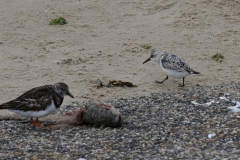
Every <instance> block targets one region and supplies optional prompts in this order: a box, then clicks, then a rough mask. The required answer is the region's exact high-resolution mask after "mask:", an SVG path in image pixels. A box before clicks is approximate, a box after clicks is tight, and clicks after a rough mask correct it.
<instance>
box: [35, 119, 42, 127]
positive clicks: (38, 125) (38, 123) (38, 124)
mask: <svg viewBox="0 0 240 160" xmlns="http://www.w3.org/2000/svg"><path fill="white" fill-rule="evenodd" d="M35 121H36V122H37V125H36V127H40V126H42V125H41V123H40V122H39V121H38V118H36V120H35Z"/></svg>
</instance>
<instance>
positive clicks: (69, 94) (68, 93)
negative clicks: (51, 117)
mask: <svg viewBox="0 0 240 160" xmlns="http://www.w3.org/2000/svg"><path fill="white" fill-rule="evenodd" d="M66 95H68V96H70V97H72V98H74V97H73V95H72V94H71V93H70V92H69V91H68V92H67V93H66Z"/></svg>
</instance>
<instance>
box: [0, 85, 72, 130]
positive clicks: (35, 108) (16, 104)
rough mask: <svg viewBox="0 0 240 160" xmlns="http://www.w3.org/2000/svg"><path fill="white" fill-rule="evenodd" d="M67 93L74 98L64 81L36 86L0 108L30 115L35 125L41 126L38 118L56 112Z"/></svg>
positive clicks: (26, 115)
mask: <svg viewBox="0 0 240 160" xmlns="http://www.w3.org/2000/svg"><path fill="white" fill-rule="evenodd" d="M65 95H68V96H70V97H72V98H74V97H73V95H72V94H71V93H70V92H69V90H68V85H67V84H65V83H62V82H60V83H56V84H54V85H46V86H41V87H36V88H33V89H31V90H29V91H27V92H25V93H24V94H23V95H21V96H19V97H18V98H16V99H14V100H11V101H9V102H7V103H3V104H1V105H0V110H1V109H8V110H9V111H12V112H14V113H17V114H20V115H22V116H25V117H29V118H30V119H31V121H32V124H33V126H34V127H40V126H41V124H40V123H39V121H38V118H40V117H43V116H47V115H49V114H51V113H53V112H55V111H56V110H57V108H59V107H60V106H61V104H62V102H63V98H64V96H65ZM33 118H36V123H37V124H35V123H34V121H33Z"/></svg>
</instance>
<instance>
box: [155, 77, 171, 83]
mask: <svg viewBox="0 0 240 160" xmlns="http://www.w3.org/2000/svg"><path fill="white" fill-rule="evenodd" d="M167 79H168V76H167V77H166V78H165V79H164V80H163V81H156V83H163V82H164V81H166V80H167Z"/></svg>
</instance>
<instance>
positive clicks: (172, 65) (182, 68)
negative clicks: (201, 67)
mask: <svg viewBox="0 0 240 160" xmlns="http://www.w3.org/2000/svg"><path fill="white" fill-rule="evenodd" d="M160 61H161V63H162V66H163V68H165V69H171V70H175V71H177V72H188V73H190V74H191V72H192V69H191V67H190V66H189V65H188V64H187V63H186V62H185V61H184V60H183V59H182V58H180V57H179V56H177V55H174V54H170V53H167V54H163V55H162V57H161V59H160Z"/></svg>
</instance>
